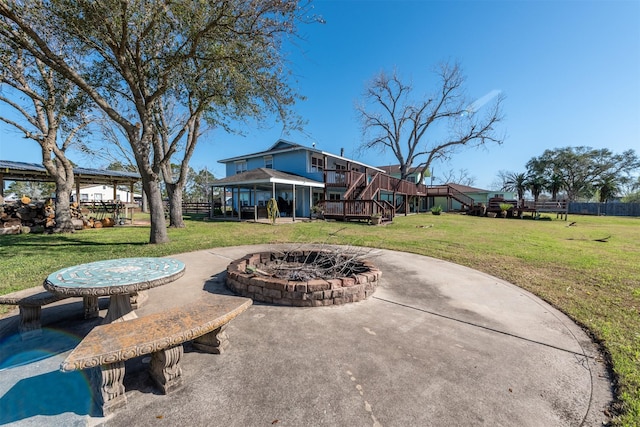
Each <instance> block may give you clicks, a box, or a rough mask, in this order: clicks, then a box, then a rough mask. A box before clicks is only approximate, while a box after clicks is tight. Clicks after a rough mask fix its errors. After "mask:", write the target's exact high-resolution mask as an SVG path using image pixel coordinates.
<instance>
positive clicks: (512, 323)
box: [0, 245, 613, 427]
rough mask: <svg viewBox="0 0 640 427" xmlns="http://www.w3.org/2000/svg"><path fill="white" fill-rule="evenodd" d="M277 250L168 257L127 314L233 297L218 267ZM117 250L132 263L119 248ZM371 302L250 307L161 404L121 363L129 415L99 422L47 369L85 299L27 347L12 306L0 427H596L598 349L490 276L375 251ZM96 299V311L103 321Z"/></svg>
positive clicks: (78, 393)
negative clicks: (220, 345)
mask: <svg viewBox="0 0 640 427" xmlns="http://www.w3.org/2000/svg"><path fill="white" fill-rule="evenodd" d="M287 247H289V246H288V245H257V246H243V247H229V248H213V249H209V250H204V251H198V252H191V253H185V254H179V255H175V256H173V258H177V259H179V260H181V261H183V262H185V264H186V266H187V267H186V273H185V275H184V276H183V277H181V278H180V279H178V280H177V281H175V282H173V283H171V284H168V285H165V286H161V287H158V288H154V289H151V290H149V291H148V295H149V299H148V300H147V301H146V303H145V305H144V306H143V307H142V308H140V309H139V310H137V313H138V316H144V315H146V314H150V313H154V312H158V311H161V310H164V309H167V308H170V307H177V306H184V305H188V304H189V303H190V302H191V301H193V300H194V299H197V298H198V296H199V295H202V292H214V293H224V294H229V291H228V290H227V289H226V288H225V287H224V276H225V269H226V266H227V265H228V264H229V263H230V262H231V261H233V260H235V259H238V258H240V257H242V256H244V255H246V254H248V253H251V252H259V251H262V250H274V249H283V248H287ZM125 256H135V254H126V255H125ZM369 256H370V258H369V259H370V260H371V261H372V262H373V263H374V264H376V266H377V267H378V268H379V269H380V270H381V271H382V277H381V279H380V285H379V287H378V289H377V290H376V292H375V293H374V295H373V296H372V297H370V298H369V299H367V300H365V301H362V302H357V303H351V304H346V305H340V306H330V307H313V308H296V307H284V306H275V305H269V304H261V303H258V302H256V303H255V304H254V305H253V306H252V307H251V308H249V310H248V311H246V312H245V313H243V314H242V315H240V316H239V317H238V318H236V319H235V320H233V321H232V322H231V323H230V324H229V327H228V328H227V333H228V335H229V339H230V341H231V347H230V348H229V350H228V351H227V352H225V353H223V354H221V355H212V354H204V353H199V352H197V351H195V350H193V349H190V348H189V347H188V346H187V347H186V348H185V355H184V359H183V375H184V379H185V381H184V383H185V386H184V387H183V388H182V389H180V390H179V391H177V392H175V393H173V394H169V395H161V394H159V392H158V391H156V390H155V389H154V388H153V387H152V384H151V382H150V381H149V378H148V376H147V372H146V370H145V369H144V367H145V364H146V363H148V360H147V358H139V359H133V360H131V361H129V362H130V363H128V365H127V375H128V377H126V378H125V386H126V388H127V399H128V406H127V407H126V408H124V409H122V410H120V411H119V412H117V413H116V414H115V415H112V416H111V417H108V418H102V417H98V416H96V415H95V412H94V410H93V409H92V405H91V396H90V390H89V388H88V383H87V380H86V378H85V376H84V375H83V374H81V373H78V372H76V373H61V372H59V370H58V368H59V365H60V363H61V362H62V361H63V360H64V358H65V356H66V355H67V354H68V353H69V351H70V350H71V349H72V348H73V347H74V346H75V345H76V344H77V342H78V341H79V340H80V339H81V337H82V336H83V335H84V334H86V333H87V332H88V331H89V330H90V329H91V328H92V327H93V326H95V325H96V324H97V322H99V321H100V319H98V320H93V321H85V320H83V319H82V302H81V300H80V299H75V300H64V301H60V302H58V303H55V304H53V305H51V306H46V307H44V308H43V324H44V330H43V335H42V337H40V338H37V339H34V340H30V341H25V342H22V341H21V340H20V338H19V336H17V333H16V331H17V316H16V314H17V310H16V311H14V312H11V313H9V315H8V316H6V317H5V318H3V319H0V339H1V341H0V378H1V381H0V424H2V425H6V424H9V425H16V426H41V425H64V426H81V425H83V426H84V425H90V426H95V425H105V426H123V427H125V426H147V425H183V426H187V425H188V426H215V425H220V426H266V425H276V424H277V425H279V426H280V425H282V426H301V425H330V426H331V425H335V426H337V425H340V426H342V425H344V426H346V425H349V426H367V425H373V426H465V425H490V426H496V425H504V426H596V425H602V423H603V422H606V421H607V417H606V416H605V414H604V412H603V411H605V409H606V408H607V406H608V405H609V403H610V402H611V400H612V399H613V395H612V390H611V381H610V379H609V377H608V374H607V370H606V365H605V363H604V362H603V359H602V358H601V355H600V354H599V352H598V350H597V347H596V346H595V345H594V344H593V343H592V341H591V340H590V339H589V337H588V336H587V335H586V334H585V333H584V331H583V330H582V329H581V328H580V327H578V326H577V325H575V324H574V323H573V322H572V321H571V320H570V319H569V318H568V317H566V316H565V315H563V314H562V313H560V312H559V311H557V310H555V309H554V308H552V307H551V306H549V305H548V304H546V303H545V302H543V301H542V300H540V299H539V298H537V297H535V296H533V295H532V294H530V293H528V292H526V291H524V290H522V289H520V288H518V287H516V286H514V285H512V284H509V283H506V282H504V281H502V280H500V279H497V278H495V277H492V276H490V275H487V274H484V273H480V272H478V271H475V270H471V269H468V268H465V267H461V266H458V265H455V264H451V263H447V262H444V261H440V260H436V259H433V258H428V257H424V256H419V255H413V254H408V253H400V252H394V251H388V250H372V251H371V252H370V254H369ZM106 302H107V301H106V300H101V308H102V310H101V316H104V313H105V312H106V305H105V304H106Z"/></svg>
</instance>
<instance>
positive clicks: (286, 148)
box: [218, 139, 382, 171]
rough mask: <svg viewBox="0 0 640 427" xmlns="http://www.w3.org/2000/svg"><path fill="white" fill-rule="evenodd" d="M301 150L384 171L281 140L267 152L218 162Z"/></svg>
mask: <svg viewBox="0 0 640 427" xmlns="http://www.w3.org/2000/svg"><path fill="white" fill-rule="evenodd" d="M299 150H305V151H309V152H312V153H317V154H322V155H325V156H329V157H333V158H335V159H340V160H344V161H345V162H349V163H355V164H358V165H361V166H364V167H367V168H370V169H377V170H379V171H382V170H381V169H380V168H378V167H377V166H371V165H368V164H366V163H362V162H359V161H357V160H353V159H347V158H346V157H342V156H338V155H337V154H333V153H329V152H327V151H322V150H318V149H317V148H315V147H306V146H304V145H300V144H296V143H295V142H291V141H286V140H284V139H279V140H278V141H276V143H275V144H273V145H272V146H271V147H270V148H269V149H267V150H264V151H258V152H256V153H250V154H243V155H242V156H236V157H230V158H228V159H222V160H218V163H230V162H236V161H240V160H246V159H251V158H255V157H264V156H273V155H274V154H279V153H286V152H290V151H299Z"/></svg>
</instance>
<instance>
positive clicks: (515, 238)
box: [0, 214, 640, 426]
mask: <svg viewBox="0 0 640 427" xmlns="http://www.w3.org/2000/svg"><path fill="white" fill-rule="evenodd" d="M547 219H548V218H547ZM573 221H575V225H572V226H569V224H571V223H572V222H573ZM169 237H170V239H171V242H170V243H168V244H164V245H149V244H147V243H146V242H147V241H148V238H149V228H148V227H137V226H136V227H129V226H127V227H114V228H105V229H92V230H84V231H81V232H77V233H74V234H71V235H16V236H0V259H1V260H2V261H1V265H2V269H1V271H0V294H4V293H8V292H11V291H13V290H17V289H22V288H26V287H31V286H39V285H40V284H41V283H42V280H43V278H44V277H45V276H46V275H48V274H49V273H51V272H53V271H55V270H57V269H60V268H62V267H66V266H69V265H73V264H78V263H82V262H89V261H97V260H101V259H109V258H117V257H126V256H163V255H170V254H175V253H181V252H189V251H194V250H199V249H205V248H211V247H216V246H233V245H246V244H257V243H286V242H298V243H311V242H316V243H317V242H323V243H331V244H346V245H357V246H371V247H378V248H386V249H394V250H400V251H407V252H414V253H418V254H423V255H428V256H431V257H436V258H441V259H444V260H447V261H452V262H456V263H458V264H462V265H466V266H469V267H472V268H475V269H478V270H481V271H483V272H486V273H488V274H492V275H494V276H497V277H500V278H502V279H505V280H507V281H509V282H511V283H514V284H516V285H518V286H521V287H522V288H525V289H527V290H529V291H531V292H533V293H535V294H536V295H539V296H540V297H542V298H543V299H545V300H546V301H548V302H550V303H551V304H553V305H554V306H555V307H557V308H559V309H560V310H562V311H563V312H565V313H566V314H568V315H569V316H570V317H572V318H573V319H574V320H575V321H576V322H577V323H579V324H581V325H583V326H584V327H586V328H588V330H589V331H591V333H592V334H593V336H594V338H595V339H597V340H598V341H600V342H601V343H602V345H603V346H604V348H605V350H606V352H607V353H608V355H609V356H610V360H611V363H612V366H613V370H614V372H615V374H616V376H617V381H618V385H617V393H618V394H617V397H618V398H619V400H620V401H619V403H618V405H617V409H618V410H620V411H621V415H620V416H619V417H618V418H617V419H616V422H617V423H618V424H619V425H625V426H638V425H640V218H621V217H590V216H576V215H572V216H569V221H566V222H565V221H562V220H557V219H555V217H554V218H553V220H538V221H534V220H531V219H523V220H519V219H502V218H480V217H471V216H464V215H456V214H443V215H440V216H435V215H431V214H422V215H413V216H409V217H397V218H396V219H395V220H394V222H393V223H392V224H388V225H385V226H376V227H374V226H367V225H364V224H357V223H353V224H352V223H340V222H323V221H316V222H297V223H295V224H281V225H276V226H271V225H265V224H250V223H243V224H239V223H222V222H207V221H187V228H185V229H170V230H169Z"/></svg>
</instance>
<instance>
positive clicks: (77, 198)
mask: <svg viewBox="0 0 640 427" xmlns="http://www.w3.org/2000/svg"><path fill="white" fill-rule="evenodd" d="M76 202H78V207H80V180H79V179H76Z"/></svg>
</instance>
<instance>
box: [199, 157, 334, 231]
mask: <svg viewBox="0 0 640 427" xmlns="http://www.w3.org/2000/svg"><path fill="white" fill-rule="evenodd" d="M215 188H219V189H221V192H220V194H221V197H220V199H221V200H220V202H219V206H220V209H221V215H222V216H223V217H229V216H231V217H235V218H237V219H239V220H241V219H253V220H255V221H258V220H260V219H266V218H268V214H267V204H268V202H269V200H271V199H275V200H276V202H277V205H278V211H279V214H280V217H281V218H291V220H292V221H295V220H296V218H309V217H310V216H311V211H312V209H311V208H312V206H313V205H314V201H317V200H319V199H320V198H321V197H322V195H323V191H324V183H322V182H319V181H314V180H311V179H308V178H305V177H303V176H300V175H294V174H290V173H286V172H281V171H277V170H274V169H267V168H258V169H253V170H250V171H246V172H243V173H240V174H237V175H233V176H228V177H226V178H222V179H219V180H216V181H214V182H213V183H212V184H211V190H212V193H213V190H214V189H215ZM228 196H230V197H228ZM215 205H216V203H214V204H212V211H211V217H214V216H216V215H215V214H214V211H215V207H214V206H215Z"/></svg>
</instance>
